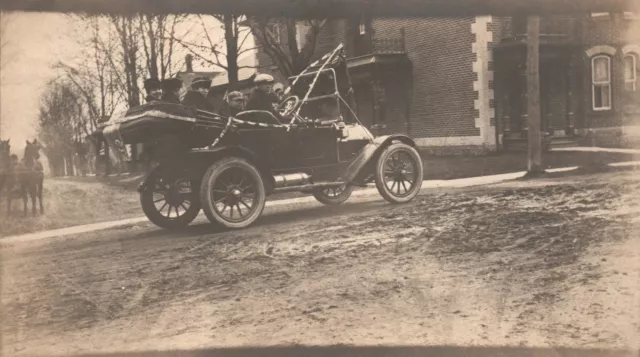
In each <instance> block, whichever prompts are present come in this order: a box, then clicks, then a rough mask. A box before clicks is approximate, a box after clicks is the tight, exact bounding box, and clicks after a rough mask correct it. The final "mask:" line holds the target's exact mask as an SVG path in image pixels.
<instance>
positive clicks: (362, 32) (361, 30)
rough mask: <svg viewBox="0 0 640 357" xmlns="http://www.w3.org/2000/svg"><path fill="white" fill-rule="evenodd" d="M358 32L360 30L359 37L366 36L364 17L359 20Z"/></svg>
mask: <svg viewBox="0 0 640 357" xmlns="http://www.w3.org/2000/svg"><path fill="white" fill-rule="evenodd" d="M359 30H360V35H366V34H367V23H366V22H365V19H364V16H362V17H361V18H360V25H359Z"/></svg>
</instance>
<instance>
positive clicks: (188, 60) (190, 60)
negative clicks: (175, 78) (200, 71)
mask: <svg viewBox="0 0 640 357" xmlns="http://www.w3.org/2000/svg"><path fill="white" fill-rule="evenodd" d="M184 61H185V62H186V63H187V72H193V56H192V55H191V53H189V54H187V55H186V56H185V57H184Z"/></svg>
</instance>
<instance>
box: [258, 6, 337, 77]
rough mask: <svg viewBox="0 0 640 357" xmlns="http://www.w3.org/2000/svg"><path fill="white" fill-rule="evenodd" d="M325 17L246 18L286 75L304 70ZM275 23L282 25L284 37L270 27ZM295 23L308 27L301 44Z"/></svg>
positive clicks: (311, 55) (264, 48)
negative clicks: (280, 36) (303, 19)
mask: <svg viewBox="0 0 640 357" xmlns="http://www.w3.org/2000/svg"><path fill="white" fill-rule="evenodd" d="M326 22H327V20H326V19H324V20H306V21H302V22H300V21H296V20H295V19H283V20H274V19H270V18H264V17H250V18H249V19H248V23H249V26H250V27H251V32H252V33H253V35H254V37H255V38H256V41H257V43H258V44H259V45H260V47H261V48H262V49H263V51H264V52H265V53H266V54H267V55H269V57H270V58H271V60H272V61H273V62H274V63H275V65H276V66H278V69H279V70H280V73H282V74H283V75H284V76H285V77H290V76H293V75H295V74H297V73H300V72H301V71H303V70H304V69H305V68H306V67H307V66H308V65H309V63H311V59H312V58H313V55H314V51H315V48H316V41H317V38H318V35H319V34H320V32H321V31H322V28H323V27H324V26H325V24H326ZM272 24H276V25H277V28H280V29H282V30H283V31H282V32H281V33H283V34H284V36H285V39H284V41H283V40H279V39H278V38H277V37H279V36H277V34H276V33H274V31H273V30H272V28H273V27H271V25H272ZM298 25H304V26H305V27H307V28H308V31H307V32H306V34H305V36H304V41H301V42H302V45H301V46H299V44H298V31H299V28H298Z"/></svg>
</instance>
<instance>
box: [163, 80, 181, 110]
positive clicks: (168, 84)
mask: <svg viewBox="0 0 640 357" xmlns="http://www.w3.org/2000/svg"><path fill="white" fill-rule="evenodd" d="M180 89H182V81H181V80H180V79H179V78H167V79H165V80H163V81H162V101H163V102H169V103H176V104H180Z"/></svg>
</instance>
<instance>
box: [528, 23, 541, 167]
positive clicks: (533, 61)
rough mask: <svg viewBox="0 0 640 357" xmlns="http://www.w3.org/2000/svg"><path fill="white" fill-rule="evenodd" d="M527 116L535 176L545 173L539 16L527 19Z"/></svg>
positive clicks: (529, 152) (529, 144)
mask: <svg viewBox="0 0 640 357" xmlns="http://www.w3.org/2000/svg"><path fill="white" fill-rule="evenodd" d="M527 114H528V121H529V122H528V129H529V130H528V135H529V137H528V140H527V141H528V146H529V148H528V155H527V171H528V172H527V175H528V176H534V175H538V174H541V173H543V172H544V169H543V168H542V135H541V132H540V129H541V128H540V127H541V122H542V120H541V117H540V17H539V16H537V15H529V16H528V18H527Z"/></svg>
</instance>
